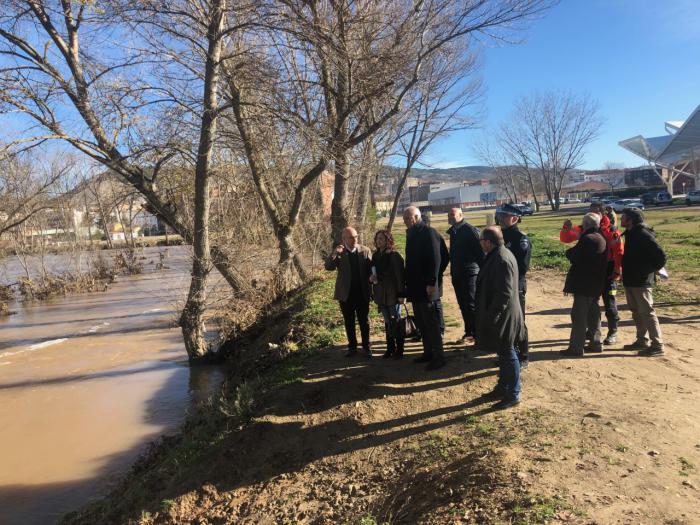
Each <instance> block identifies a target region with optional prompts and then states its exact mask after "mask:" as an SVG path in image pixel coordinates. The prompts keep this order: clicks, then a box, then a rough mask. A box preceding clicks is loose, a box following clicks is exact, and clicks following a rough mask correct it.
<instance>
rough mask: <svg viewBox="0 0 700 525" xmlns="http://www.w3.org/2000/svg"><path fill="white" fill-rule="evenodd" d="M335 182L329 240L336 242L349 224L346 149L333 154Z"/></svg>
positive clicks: (348, 175)
mask: <svg viewBox="0 0 700 525" xmlns="http://www.w3.org/2000/svg"><path fill="white" fill-rule="evenodd" d="M334 161H335V184H334V186H333V192H334V193H333V201H332V202H331V238H332V239H331V240H332V242H333V244H338V243H339V242H340V240H341V234H342V232H343V230H344V229H345V228H347V227H348V225H349V224H350V221H349V216H348V181H349V179H350V159H349V155H348V151H347V150H346V149H341V150H340V151H338V152H336V154H335V155H334Z"/></svg>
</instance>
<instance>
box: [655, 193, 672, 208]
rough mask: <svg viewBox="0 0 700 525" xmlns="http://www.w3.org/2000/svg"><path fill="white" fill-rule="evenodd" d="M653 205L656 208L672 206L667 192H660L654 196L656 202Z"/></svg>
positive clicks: (670, 197)
mask: <svg viewBox="0 0 700 525" xmlns="http://www.w3.org/2000/svg"><path fill="white" fill-rule="evenodd" d="M654 204H656V205H657V206H662V205H663V206H669V205H671V204H673V197H672V196H671V194H670V193H669V192H667V191H660V192H659V193H657V194H656V202H654Z"/></svg>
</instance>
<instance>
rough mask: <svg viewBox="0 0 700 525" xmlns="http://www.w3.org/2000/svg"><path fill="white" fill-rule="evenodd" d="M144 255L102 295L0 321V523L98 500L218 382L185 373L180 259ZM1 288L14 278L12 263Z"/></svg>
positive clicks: (49, 518)
mask: <svg viewBox="0 0 700 525" xmlns="http://www.w3.org/2000/svg"><path fill="white" fill-rule="evenodd" d="M158 252H159V249H157V248H153V249H146V251H145V256H146V259H147V261H146V262H147V265H146V270H145V272H144V273H143V274H142V275H138V276H132V277H120V278H119V279H118V281H117V282H116V283H115V284H113V285H112V286H111V287H110V288H109V290H108V291H106V292H102V293H92V294H81V295H73V296H69V297H60V298H57V299H52V300H50V301H43V302H35V303H28V304H24V305H22V304H13V305H11V310H14V311H15V312H16V313H15V315H12V316H9V317H5V318H0V524H3V525H8V524H46V523H54V522H56V521H57V520H58V519H60V517H61V516H62V515H63V514H65V513H66V512H69V511H71V510H75V509H76V508H78V507H79V506H81V505H83V504H85V503H87V502H89V501H90V500H92V499H94V498H97V497H99V496H101V495H104V494H105V493H106V492H107V491H108V490H109V489H110V488H111V487H113V486H114V484H115V483H116V481H117V480H118V479H119V478H120V476H122V475H123V474H124V473H126V471H127V470H128V469H129V467H130V465H131V464H132V463H133V461H134V460H135V459H136V458H137V456H138V455H139V454H140V453H141V452H142V451H143V450H144V448H145V446H146V445H147V443H148V442H149V441H151V440H153V439H155V438H156V437H158V436H159V435H161V434H164V433H168V432H171V431H173V430H174V429H175V428H176V427H177V426H178V425H179V424H180V423H182V422H183V421H184V418H185V417H186V414H187V411H188V409H190V408H191V407H192V406H193V404H194V403H196V402H198V401H199V400H202V399H206V398H207V397H208V396H210V395H212V394H213V393H214V392H215V391H216V388H217V386H218V385H219V384H220V383H221V381H222V379H223V376H224V371H223V370H221V369H218V368H212V367H204V368H199V369H190V368H189V367H188V366H187V360H186V355H185V350H184V347H183V344H182V340H181V335H180V331H179V329H178V328H176V327H174V320H175V318H176V311H177V302H178V301H179V300H181V299H182V297H183V295H184V294H185V293H186V291H187V286H188V282H189V281H188V275H187V273H188V272H187V269H188V265H189V257H188V255H187V250H186V248H169V256H168V259H167V264H168V266H169V267H170V268H169V269H166V270H160V271H156V270H155V268H154V263H155V262H156V261H157V260H158ZM2 271H3V281H5V282H8V281H6V280H5V279H8V278H10V279H11V277H12V275H14V274H15V273H17V272H18V271H19V270H18V268H16V265H13V263H12V261H9V262H6V263H5V264H4V267H3V269H2Z"/></svg>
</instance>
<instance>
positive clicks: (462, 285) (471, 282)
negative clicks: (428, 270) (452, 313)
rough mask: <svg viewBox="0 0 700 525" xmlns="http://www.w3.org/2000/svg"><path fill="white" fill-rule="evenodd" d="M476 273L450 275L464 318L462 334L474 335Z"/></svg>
mask: <svg viewBox="0 0 700 525" xmlns="http://www.w3.org/2000/svg"><path fill="white" fill-rule="evenodd" d="M476 278H477V276H476V275H459V276H454V275H453V276H452V287H453V288H454V290H455V295H456V296H457V303H458V304H459V310H460V312H462V320H464V335H466V336H469V337H474V324H475V321H474V312H475V311H476Z"/></svg>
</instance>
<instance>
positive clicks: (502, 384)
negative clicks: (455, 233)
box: [476, 226, 524, 409]
mask: <svg viewBox="0 0 700 525" xmlns="http://www.w3.org/2000/svg"><path fill="white" fill-rule="evenodd" d="M479 240H480V242H481V247H482V249H483V251H484V253H486V258H485V260H484V263H483V264H482V266H481V271H480V272H479V276H478V278H477V282H476V334H477V338H476V345H477V348H478V349H479V350H482V351H485V352H496V353H497V354H498V366H499V371H498V384H497V385H496V388H494V389H493V390H492V391H491V392H488V393H486V394H484V395H483V397H485V398H487V399H500V402H499V403H497V404H496V405H495V407H494V408H499V409H501V408H509V407H512V406H515V405H517V404H518V403H520V361H519V360H518V354H517V351H516V349H515V343H516V341H518V340H520V339H521V337H522V331H523V329H524V323H523V313H522V309H521V308H520V301H519V298H518V263H517V262H516V260H515V257H514V256H513V254H512V253H511V252H510V250H508V249H507V248H506V247H505V246H504V245H503V234H502V233H501V229H500V228H499V227H498V226H488V227H486V228H484V229H483V230H482V232H481V236H480V239H479Z"/></svg>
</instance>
